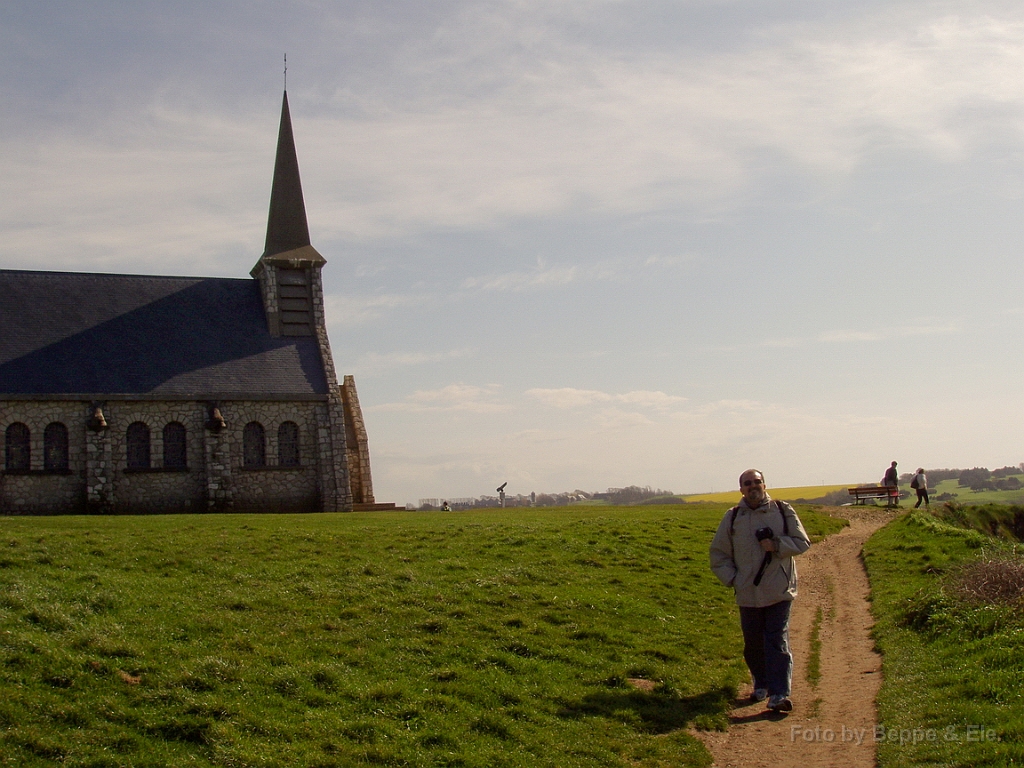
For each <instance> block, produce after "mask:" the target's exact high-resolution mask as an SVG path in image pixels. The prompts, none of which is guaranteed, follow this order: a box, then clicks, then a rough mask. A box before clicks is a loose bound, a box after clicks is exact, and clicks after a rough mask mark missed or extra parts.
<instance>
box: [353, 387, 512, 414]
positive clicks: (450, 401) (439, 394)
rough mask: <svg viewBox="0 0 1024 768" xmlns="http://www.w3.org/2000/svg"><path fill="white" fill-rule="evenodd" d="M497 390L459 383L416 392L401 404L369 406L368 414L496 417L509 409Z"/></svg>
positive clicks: (495, 388) (498, 388) (496, 388)
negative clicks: (455, 413)
mask: <svg viewBox="0 0 1024 768" xmlns="http://www.w3.org/2000/svg"><path fill="white" fill-rule="evenodd" d="M500 389H501V388H500V387H499V386H498V385H497V384H492V385H490V386H487V387H477V386H473V385H470V384H461V383H460V384H449V385H448V386H446V387H442V388H440V389H431V390H417V391H416V392H414V393H413V394H411V395H409V396H408V397H407V398H406V399H405V400H404V401H402V402H398V403H383V404H381V405H375V406H372V407H371V408H369V409H368V410H370V411H377V412H387V411H392V412H393V411H400V412H406V413H431V412H463V413H477V414H480V413H500V412H503V411H508V410H509V409H510V408H511V406H510V405H509V404H508V403H507V402H504V401H502V400H501V399H500V397H499V394H500Z"/></svg>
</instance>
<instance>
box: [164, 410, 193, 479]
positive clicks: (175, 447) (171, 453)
mask: <svg viewBox="0 0 1024 768" xmlns="http://www.w3.org/2000/svg"><path fill="white" fill-rule="evenodd" d="M187 467H188V446H187V445H186V443H185V425H184V424H180V423H178V422H177V421H172V422H171V423H170V424H168V425H167V426H165V427H164V469H186V468H187Z"/></svg>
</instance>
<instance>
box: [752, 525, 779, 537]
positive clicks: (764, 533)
mask: <svg viewBox="0 0 1024 768" xmlns="http://www.w3.org/2000/svg"><path fill="white" fill-rule="evenodd" d="M754 535H755V536H756V537H757V540H758V541H764V540H765V539H772V538H775V531H773V530H772V529H771V528H769V527H768V526H767V525H766V526H765V527H764V528H758V529H757V530H756V531H754Z"/></svg>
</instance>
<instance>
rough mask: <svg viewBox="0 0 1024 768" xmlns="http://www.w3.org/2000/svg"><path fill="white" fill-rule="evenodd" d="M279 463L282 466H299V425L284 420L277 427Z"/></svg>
mask: <svg viewBox="0 0 1024 768" xmlns="http://www.w3.org/2000/svg"><path fill="white" fill-rule="evenodd" d="M277 463H278V464H280V465H281V466H282V467H297V466H299V425H298V424H296V423H295V422H294V421H282V422H281V426H280V427H278V428H277Z"/></svg>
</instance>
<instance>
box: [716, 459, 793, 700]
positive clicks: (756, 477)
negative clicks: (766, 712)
mask: <svg viewBox="0 0 1024 768" xmlns="http://www.w3.org/2000/svg"><path fill="white" fill-rule="evenodd" d="M740 493H742V494H743V500H742V501H741V502H740V503H739V504H737V505H736V506H735V507H733V508H732V509H730V510H729V511H728V512H726V513H725V517H724V518H722V522H721V523H720V524H719V526H718V530H717V532H716V533H715V537H714V539H713V540H712V542H711V549H710V557H711V570H712V571H713V572H714V574H715V576H717V577H718V580H719V581H721V582H722V584H724V585H725V586H727V587H732V589H733V591H734V592H735V594H736V604H737V605H739V608H740V628H741V629H742V630H743V659H744V660H745V661H746V662H747V668H748V669H750V676H751V677H752V678H753V682H754V693H753V695H752V696H751V699H752V700H753V701H764V700H765V699H768V705H767V706H768V709H771V710H774V711H776V712H790V711H792V709H793V702H792V701H790V699H789V695H790V688H791V685H792V682H793V655H792V653H790V650H789V612H790V608H791V607H792V602H793V599H794V598H795V597H796V563H795V562H794V561H793V558H794V557H795V556H796V555H799V554H802V553H804V552H806V551H807V550H808V548H809V547H810V546H811V540H810V539H809V538H808V536H807V532H806V531H805V530H804V526H803V523H801V522H800V518H799V517H797V514H796V512H795V511H794V510H793V508H792V507H791V506H790V505H789V504H787V503H785V502H783V501H774V500H773V499H772V498H771V497H770V496H769V495H768V493H767V491H765V486H764V475H763V474H762V473H761V472H760V471H759V470H756V469H748V470H747V471H746V472H744V473H743V474H742V475H740Z"/></svg>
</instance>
